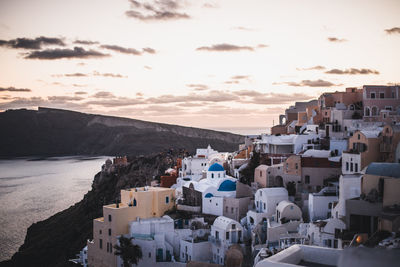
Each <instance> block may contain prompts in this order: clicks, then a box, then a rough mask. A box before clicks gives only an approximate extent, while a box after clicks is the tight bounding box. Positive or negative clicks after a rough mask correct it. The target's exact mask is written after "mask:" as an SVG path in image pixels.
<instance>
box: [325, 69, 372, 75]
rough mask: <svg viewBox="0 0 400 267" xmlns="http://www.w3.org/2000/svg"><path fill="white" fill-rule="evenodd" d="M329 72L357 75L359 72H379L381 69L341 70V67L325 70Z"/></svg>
mask: <svg viewBox="0 0 400 267" xmlns="http://www.w3.org/2000/svg"><path fill="white" fill-rule="evenodd" d="M325 73H327V74H350V75H357V74H376V75H378V74H379V71H377V70H373V69H355V68H351V69H345V70H339V69H331V70H328V71H325Z"/></svg>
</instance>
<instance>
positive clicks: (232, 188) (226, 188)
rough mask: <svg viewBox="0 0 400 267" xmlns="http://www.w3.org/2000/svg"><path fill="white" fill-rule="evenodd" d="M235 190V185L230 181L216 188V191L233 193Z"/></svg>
mask: <svg viewBox="0 0 400 267" xmlns="http://www.w3.org/2000/svg"><path fill="white" fill-rule="evenodd" d="M235 190H236V183H235V182H232V181H231V180H225V181H223V182H222V183H221V185H220V186H219V188H218V191H235Z"/></svg>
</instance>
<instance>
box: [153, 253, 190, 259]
mask: <svg viewBox="0 0 400 267" xmlns="http://www.w3.org/2000/svg"><path fill="white" fill-rule="evenodd" d="M182 257H183V252H182ZM149 258H151V252H149Z"/></svg>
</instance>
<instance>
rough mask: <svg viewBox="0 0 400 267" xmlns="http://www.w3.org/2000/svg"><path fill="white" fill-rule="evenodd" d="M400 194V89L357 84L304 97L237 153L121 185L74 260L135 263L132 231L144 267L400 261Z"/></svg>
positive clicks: (99, 266)
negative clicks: (124, 255) (118, 250)
mask: <svg viewBox="0 0 400 267" xmlns="http://www.w3.org/2000/svg"><path fill="white" fill-rule="evenodd" d="M118 164H127V160H126V158H124V157H122V158H117V159H114V162H111V161H108V162H107V163H106V164H105V166H103V171H104V172H106V171H109V170H110V168H115V166H117V165H118ZM254 164H256V167H255V169H254V177H251V179H250V180H246V179H244V174H243V172H244V171H246V170H248V169H249V168H250V167H251V166H254ZM399 193H400V86H370V85H365V86H363V87H362V88H346V90H345V91H341V92H331V93H324V94H322V95H321V96H320V97H319V98H318V99H317V100H312V101H309V102H296V103H295V105H294V106H291V107H289V108H288V109H286V111H285V114H284V115H280V116H279V125H275V126H274V127H272V128H271V133H270V134H261V135H254V136H247V137H246V139H245V143H244V144H241V145H240V146H239V149H238V151H235V152H218V151H216V150H214V149H212V148H211V147H210V146H208V147H207V148H199V149H197V151H196V154H195V155H193V156H187V157H184V158H180V159H178V161H177V164H176V166H175V168H171V169H169V170H167V171H166V174H165V176H162V177H161V180H160V183H159V184H157V183H156V182H155V181H154V182H153V183H152V185H149V186H145V187H140V188H131V189H126V190H121V196H120V203H116V204H111V205H105V206H104V207H103V217H101V218H97V219H94V220H93V239H92V240H88V241H87V246H86V247H85V248H84V249H83V250H82V251H81V253H80V255H79V259H77V260H75V262H79V263H81V264H82V265H84V266H91V267H92V266H93V267H94V266H95V267H103V266H118V267H119V266H124V265H123V261H122V259H121V257H120V256H116V255H115V254H114V252H115V248H114V245H115V244H118V242H119V237H120V236H125V237H132V238H133V239H132V241H131V242H132V243H134V244H137V245H139V246H140V248H141V250H142V258H141V259H140V260H139V262H138V266H255V267H264V266H372V265H368V264H371V263H376V264H377V265H375V266H378V265H379V266H395V265H396V261H397V264H398V262H399V255H400V253H399V252H400V250H399V248H400V194H399ZM378 248H380V249H378ZM393 264H394V265H393Z"/></svg>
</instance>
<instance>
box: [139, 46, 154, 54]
mask: <svg viewBox="0 0 400 267" xmlns="http://www.w3.org/2000/svg"><path fill="white" fill-rule="evenodd" d="M142 50H143V52H146V53H149V54H155V53H156V50H154V49H153V48H150V47H145V48H143V49H142Z"/></svg>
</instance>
